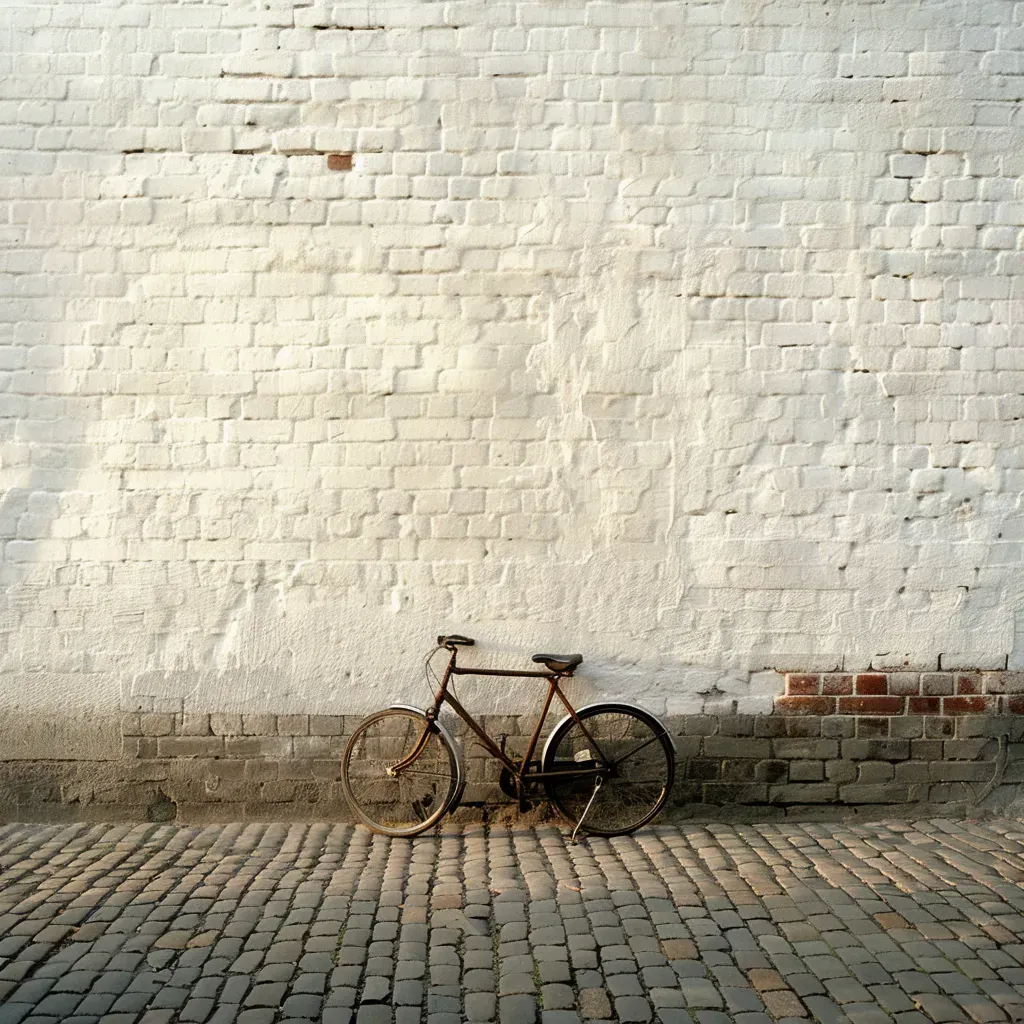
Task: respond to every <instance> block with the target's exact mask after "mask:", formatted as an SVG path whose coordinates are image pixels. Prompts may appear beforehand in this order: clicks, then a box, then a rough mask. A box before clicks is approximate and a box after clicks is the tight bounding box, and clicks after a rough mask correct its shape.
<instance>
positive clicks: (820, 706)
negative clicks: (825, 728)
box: [775, 697, 836, 715]
mask: <svg viewBox="0 0 1024 1024" xmlns="http://www.w3.org/2000/svg"><path fill="white" fill-rule="evenodd" d="M835 705H836V698H834V697H777V698H776V700H775V713H776V714H779V715H831V714H833V713H834V712H835Z"/></svg>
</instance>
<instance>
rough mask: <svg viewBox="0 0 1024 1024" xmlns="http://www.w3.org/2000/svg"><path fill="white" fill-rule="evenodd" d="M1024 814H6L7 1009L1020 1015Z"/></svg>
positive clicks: (783, 1017)
mask: <svg viewBox="0 0 1024 1024" xmlns="http://www.w3.org/2000/svg"><path fill="white" fill-rule="evenodd" d="M1022 854H1024V824H1022V823H1020V822H1015V821H1007V820H998V821H986V822H984V823H978V822H959V823H958V822H952V821H944V820H937V821H930V822H918V823H914V824H908V823H885V824H880V825H858V826H847V825H817V824H807V825H794V824H786V825H769V826H761V827H753V826H726V825H684V826H679V827H676V826H671V827H669V826H662V827H655V828H651V829H646V830H643V831H641V832H640V833H638V834H637V835H635V836H633V837H630V838H625V839H613V840H598V839H590V840H586V841H584V842H581V843H580V844H579V845H577V846H571V845H569V843H568V839H567V836H566V834H565V833H564V832H563V831H561V830H559V829H555V828H540V829H532V830H528V829H522V830H516V829H506V828H501V829H499V828H495V827H493V826H492V827H490V828H488V829H486V830H485V829H483V828H482V827H479V826H476V827H473V826H453V827H451V829H450V830H448V831H445V832H443V833H442V834H440V835H438V836H433V837H421V838H419V839H415V840H411V841H410V840H388V839H385V838H382V837H379V836H373V835H372V834H370V833H369V832H367V831H365V830H364V829H362V828H354V827H352V826H348V825H226V826H209V827H203V828H181V827H175V826H169V825H139V826H121V827H116V828H114V827H109V826H94V825H84V824H83V825H70V826H60V827H55V826H39V825H7V826H0V1022H2V1024H16V1022H33V1024H42V1022H44V1021H46V1022H50V1021H53V1022H56V1021H63V1022H68V1024H71V1022H80V1024H84V1022H87V1021H94V1022H95V1021H101V1022H103V1024H136V1022H145V1024H163V1022H169V1021H188V1022H196V1024H199V1022H204V1021H205V1022H211V1024H213V1022H216V1024H227V1022H235V1021H237V1022H238V1024H272V1022H282V1021H291V1022H300V1021H324V1022H328V1024H347V1022H349V1021H355V1022H356V1024H390V1022H394V1024H412V1022H421V1021H425V1022H427V1024H458V1022H461V1021H499V1022H503V1024H520V1022H522V1024H529V1022H531V1021H540V1022H543V1024H577V1022H581V1021H604V1020H609V1021H622V1022H626V1021H649V1020H662V1021H696V1022H698V1024H726V1022H729V1021H735V1022H737V1024H767V1022H769V1021H771V1020H779V1021H803V1022H807V1021H808V1020H809V1019H813V1020H818V1021H821V1022H823V1024H838V1022H841V1021H847V1020H849V1021H855V1022H858V1024H876V1022H877V1024H882V1022H885V1021H888V1020H890V1019H892V1020H895V1021H897V1022H900V1024H917V1022H924V1021H936V1022H950V1021H965V1022H969V1021H977V1022H982V1024H987V1022H990V1021H993V1022H994V1021H1020V1020H1024V966H1022V965H1024V937H1022V933H1024V917H1022V914H1021V911H1022V910H1024V888H1022V886H1021V882H1022V880H1024V859H1022Z"/></svg>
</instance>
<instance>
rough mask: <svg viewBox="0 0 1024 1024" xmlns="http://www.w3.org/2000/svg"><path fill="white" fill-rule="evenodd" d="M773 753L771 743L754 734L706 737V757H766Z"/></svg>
mask: <svg viewBox="0 0 1024 1024" xmlns="http://www.w3.org/2000/svg"><path fill="white" fill-rule="evenodd" d="M770 753H771V743H770V741H769V740H765V739H754V737H752V736H736V737H731V736H707V737H705V739H704V756H705V757H750V758H764V757H768V756H769V754H770Z"/></svg>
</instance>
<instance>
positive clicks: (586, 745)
mask: <svg viewBox="0 0 1024 1024" xmlns="http://www.w3.org/2000/svg"><path fill="white" fill-rule="evenodd" d="M578 714H579V720H580V721H579V724H577V722H576V721H575V720H574V719H572V718H567V719H565V721H563V722H562V723H560V724H559V725H558V727H557V728H556V729H555V731H554V733H552V735H551V739H550V741H549V742H548V744H547V746H546V748H545V755H544V762H543V765H542V768H541V770H542V771H544V772H553V771H559V770H561V771H574V770H580V769H587V768H593V769H596V771H595V772H594V773H593V774H590V775H580V776H576V777H575V778H573V777H569V778H564V779H557V778H555V779H545V780H544V787H545V789H546V790H547V794H548V799H549V800H550V801H551V803H552V804H553V805H554V806H555V809H556V810H557V811H558V812H559V813H560V814H561V815H562V816H563V817H565V818H566V819H567V820H568V821H571V822H572V823H573V824H576V823H578V822H579V820H580V817H581V816H582V817H583V824H582V826H581V828H582V830H583V831H584V832H590V833H592V834H594V835H599V836H619V835H626V834H628V833H630V832H635V831H636V830H637V829H638V828H640V827H641V826H643V825H646V824H647V822H649V821H650V820H651V819H652V818H653V817H654V816H655V815H656V814H657V813H658V812H659V811H660V810H661V809H662V808H663V807H664V806H665V803H666V801H667V800H668V797H669V793H670V792H671V791H672V783H673V781H674V779H675V770H676V755H675V748H674V747H673V746H672V740H671V738H670V737H669V735H668V732H667V731H666V729H665V727H664V726H663V725H662V724H661V722H659V721H658V719H657V718H655V717H654V715H651V714H648V713H647V712H646V711H642V710H641V709H640V708H634V707H630V706H629V705H628V704H595V705H593V706H592V707H589V708H584V709H583V710H581V711H580V712H579V713H578ZM598 780H600V785H598V784H597V783H598ZM588 805H589V809H588ZM584 812H585V814H584Z"/></svg>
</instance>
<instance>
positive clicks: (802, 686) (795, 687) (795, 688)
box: [786, 675, 820, 697]
mask: <svg viewBox="0 0 1024 1024" xmlns="http://www.w3.org/2000/svg"><path fill="white" fill-rule="evenodd" d="M819 680H820V676H816V675H799V676H798V675H788V676H786V693H787V694H789V695H790V696H792V697H809V696H811V695H815V694H817V693H818V688H819V685H820V683H819Z"/></svg>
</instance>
